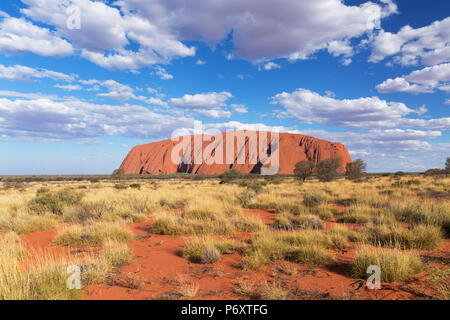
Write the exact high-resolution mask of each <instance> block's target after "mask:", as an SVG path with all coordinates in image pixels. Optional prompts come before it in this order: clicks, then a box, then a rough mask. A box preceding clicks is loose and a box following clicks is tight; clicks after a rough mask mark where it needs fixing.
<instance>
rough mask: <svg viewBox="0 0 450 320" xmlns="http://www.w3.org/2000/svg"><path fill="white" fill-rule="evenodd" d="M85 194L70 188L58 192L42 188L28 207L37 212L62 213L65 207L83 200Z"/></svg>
mask: <svg viewBox="0 0 450 320" xmlns="http://www.w3.org/2000/svg"><path fill="white" fill-rule="evenodd" d="M82 198H83V194H82V193H80V192H76V191H74V190H72V189H70V188H65V189H63V190H60V191H57V192H51V191H47V190H43V189H40V190H38V193H37V194H36V197H35V198H34V199H32V200H31V201H30V202H29V203H28V209H29V210H30V211H32V212H34V213H37V214H44V213H47V212H48V213H52V214H56V215H62V214H63V209H64V207H69V206H75V205H77V204H79V203H80V202H81V199H82Z"/></svg>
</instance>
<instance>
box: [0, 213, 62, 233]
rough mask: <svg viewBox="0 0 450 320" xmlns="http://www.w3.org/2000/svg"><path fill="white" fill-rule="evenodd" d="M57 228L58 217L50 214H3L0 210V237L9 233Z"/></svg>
mask: <svg viewBox="0 0 450 320" xmlns="http://www.w3.org/2000/svg"><path fill="white" fill-rule="evenodd" d="M57 226H58V217H57V216H55V215H52V214H45V215H35V214H28V213H25V212H17V213H11V212H6V210H5V212H3V210H1V209H0V235H1V234H5V233H8V232H10V231H13V232H16V233H19V234H23V233H31V232H37V231H43V230H50V229H53V228H56V227H57Z"/></svg>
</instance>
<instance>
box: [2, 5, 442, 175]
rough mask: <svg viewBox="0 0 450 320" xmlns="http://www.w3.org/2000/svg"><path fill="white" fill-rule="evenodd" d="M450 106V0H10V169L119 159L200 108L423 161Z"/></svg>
mask: <svg viewBox="0 0 450 320" xmlns="http://www.w3.org/2000/svg"><path fill="white" fill-rule="evenodd" d="M449 111H450V6H449V5H448V0H433V1H432V3H430V2H429V1H425V0H417V1H410V0H372V1H368V0H321V1H317V0H276V1H275V0H246V1H242V0H217V1H210V0H120V1H106V0H104V1H99V0H16V1H13V0H3V1H1V3H0V174H83V173H85V174H92V173H99V174H100V173H111V172H112V170H113V169H115V168H117V167H119V166H120V163H121V161H122V160H123V158H124V157H125V155H126V154H127V152H128V151H129V150H130V149H131V148H132V147H133V146H134V145H136V144H142V143H147V142H151V141H155V140H159V139H166V138H170V137H171V135H172V133H173V132H174V131H175V130H180V129H183V128H187V129H189V128H193V123H194V121H195V120H200V121H202V123H203V125H204V126H205V127H206V128H217V129H219V130H227V129H232V128H236V129H242V128H248V129H261V130H280V131H285V132H295V133H302V134H307V135H311V136H315V137H318V138H322V139H327V140H331V141H338V142H342V143H344V144H345V145H346V147H347V149H348V150H349V151H350V154H351V156H352V158H363V159H364V160H365V161H366V162H367V163H368V170H369V171H371V172H386V171H397V170H404V171H423V170H425V169H427V168H434V167H443V164H444V162H445V158H446V157H447V156H450V134H449V130H450V112H449ZM281 156H282V155H281Z"/></svg>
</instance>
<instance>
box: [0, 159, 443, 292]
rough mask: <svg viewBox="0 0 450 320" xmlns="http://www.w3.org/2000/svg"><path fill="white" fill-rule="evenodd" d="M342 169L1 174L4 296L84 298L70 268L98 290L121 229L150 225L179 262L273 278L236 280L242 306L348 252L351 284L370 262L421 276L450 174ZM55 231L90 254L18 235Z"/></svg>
mask: <svg viewBox="0 0 450 320" xmlns="http://www.w3.org/2000/svg"><path fill="white" fill-rule="evenodd" d="M338 162H339V160H330V161H328V162H326V163H323V164H320V163H319V164H317V165H314V166H313V164H312V163H310V162H309V163H303V164H302V165H298V166H297V169H298V170H297V172H296V176H292V177H278V176H275V177H260V176H249V175H245V174H241V173H239V172H236V171H235V170H231V171H230V172H226V173H224V174H223V175H220V176H195V178H194V177H192V176H188V175H170V176H163V177H160V178H158V177H153V176H152V177H135V176H129V175H125V174H123V173H122V174H120V173H118V174H116V175H114V176H108V177H100V176H92V177H72V178H73V179H69V177H46V178H45V179H44V178H43V177H42V178H41V177H33V178H19V177H17V178H11V177H8V178H7V179H6V178H2V182H1V186H0V258H1V259H0V299H77V298H79V297H80V295H81V292H80V291H77V290H75V291H73V290H67V289H65V285H63V284H64V283H63V281H65V279H66V278H67V274H66V269H65V268H67V266H68V265H69V263H72V264H73V263H74V262H76V263H78V264H80V265H81V266H82V281H83V285H88V284H100V283H105V281H106V279H109V277H110V275H111V273H112V272H113V271H114V269H115V268H117V267H119V266H121V265H124V264H127V263H129V262H130V261H131V259H132V256H131V253H130V251H129V249H128V247H127V242H129V241H132V240H133V239H135V235H134V232H133V231H132V229H131V228H130V226H128V224H130V223H136V222H145V221H147V220H148V221H147V222H145V228H147V229H142V230H145V231H147V232H148V233H153V234H158V235H171V236H181V237H183V238H185V239H186V244H185V245H184V248H183V252H182V257H183V258H184V259H186V260H188V261H190V262H192V263H199V264H211V266H205V268H213V269H214V268H216V267H219V268H220V267H221V266H222V263H218V264H216V265H214V264H215V263H217V262H218V261H221V260H222V261H228V258H231V257H228V258H227V257H226V256H225V255H227V254H231V253H234V255H233V256H232V260H234V259H235V258H239V259H240V260H241V262H240V266H241V267H242V269H243V271H244V272H243V273H244V274H250V275H251V274H253V273H254V272H255V271H256V270H260V271H261V272H263V273H264V272H266V273H267V272H269V273H270V272H272V273H273V274H272V275H273V281H271V282H270V283H266V284H265V285H264V284H262V283H261V282H260V283H258V284H255V283H253V282H251V281H247V280H245V281H244V280H242V281H241V284H240V285H239V286H238V288H237V289H236V292H239V294H240V295H244V296H247V297H249V298H263V299H284V298H288V297H289V294H291V296H292V295H293V292H291V293H289V289H288V288H287V287H286V285H285V284H286V283H285V282H284V280H283V281H279V280H280V279H279V278H281V279H289V277H295V276H296V275H297V274H298V273H299V272H303V271H302V269H303V267H302V266H300V265H303V264H311V265H315V266H325V267H326V268H333V267H334V266H335V265H339V264H340V263H341V258H340V256H341V255H342V254H343V255H346V254H347V255H348V253H347V252H348V250H351V252H353V250H354V249H355V248H358V249H357V250H356V254H355V256H354V257H353V256H351V257H350V258H349V260H350V259H351V260H350V261H351V263H352V273H353V275H354V277H357V278H363V279H367V277H368V274H367V273H366V272H367V267H368V266H370V265H379V266H380V268H381V270H382V281H386V282H392V281H405V280H407V279H410V278H411V277H414V275H417V274H418V273H420V272H422V270H423V268H424V262H422V259H421V256H424V257H425V256H431V253H430V251H431V250H436V249H440V250H443V248H446V246H443V242H444V239H445V238H446V239H448V238H449V237H450V187H449V186H450V178H449V177H448V175H446V174H444V173H442V172H441V171H442V170H440V173H439V174H432V175H431V174H427V175H419V174H415V175H412V174H408V173H402V172H399V173H396V174H380V175H373V174H367V173H365V172H364V171H365V170H364V165H363V163H362V164H361V163H358V161H356V160H355V161H354V162H353V164H352V165H349V166H347V172H346V174H345V175H344V174H343V173H341V174H338V172H337V169H336V170H335V169H334V168H336V164H337V163H338ZM312 167H313V168H312ZM355 168H356V169H357V170H356V169H355ZM16 179H17V180H16ZM248 209H252V210H248ZM149 219H151V220H149ZM51 229H57V230H58V231H56V230H55V231H53V232H54V233H55V234H56V236H55V237H54V238H53V239H52V246H54V247H67V248H81V249H77V250H68V251H71V252H72V251H73V252H84V251H91V247H94V248H92V250H93V251H91V253H89V254H85V255H84V254H83V255H82V256H79V255H77V256H76V257H75V256H72V255H69V256H64V257H60V258H56V257H53V256H51V255H48V254H44V255H43V254H42V253H40V252H34V251H27V250H25V249H24V246H23V245H22V244H21V241H20V237H22V238H24V239H25V238H27V237H26V236H25V237H24V236H22V235H23V234H29V233H32V232H39V231H45V230H51ZM54 233H49V234H54ZM18 235H20V237H18ZM152 237H155V236H153V235H152ZM169 238H171V237H169ZM446 241H448V240H446ZM27 248H28V247H27ZM51 250H58V251H59V250H60V249H56V248H52V249H51ZM439 252H440V251H439ZM30 257H38V258H37V259H31V261H34V260H36V263H35V264H33V265H31V266H30V268H22V267H23V263H24V262H27V263H28V260H27V259H29V258H30ZM336 257H339V258H338V259H337V258H336ZM423 260H424V261H428V260H427V259H423ZM316 268H317V267H316ZM308 269H309V267H308ZM318 269H319V268H318ZM274 270H275V271H274ZM215 271H217V270H215ZM441 273H442V270H437V271H433V274H441ZM439 279H441V278H439ZM441 282H442V281H440V282H439V285H440V287H442V284H441ZM61 286H62V287H61ZM177 290H179V291H177V296H178V298H192V297H195V296H196V295H198V294H199V293H198V292H199V286H198V283H197V282H192V281H191V282H183V283H182V284H180V288H179V289H177ZM441 291H442V290H441ZM444 291H445V290H444ZM237 294H238V293H237ZM443 296H445V295H443Z"/></svg>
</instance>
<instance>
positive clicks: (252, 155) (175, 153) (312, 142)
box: [120, 131, 352, 174]
mask: <svg viewBox="0 0 450 320" xmlns="http://www.w3.org/2000/svg"><path fill="white" fill-rule="evenodd" d="M238 137H239V138H238ZM175 140H176V141H175ZM230 143H232V144H231V146H230ZM228 147H229V149H227V148H228ZM249 150H250V151H249ZM260 152H262V154H264V155H266V158H268V159H270V160H271V162H272V164H273V163H274V162H275V161H274V159H275V155H276V156H277V158H278V163H279V165H278V170H277V173H278V174H293V172H294V167H295V164H296V163H297V162H299V161H302V160H311V161H314V162H315V163H318V162H319V161H321V160H324V159H328V158H341V159H342V164H341V168H340V169H339V170H340V171H341V172H343V171H344V170H345V166H346V164H347V163H348V162H351V161H352V160H351V158H350V155H349V153H348V151H347V149H346V148H345V146H344V145H343V144H342V143H337V142H330V141H326V140H320V139H317V138H314V137H310V136H305V135H301V134H291V133H279V134H277V133H270V132H259V131H258V132H255V131H234V132H223V133H221V134H218V135H215V136H211V135H207V134H204V135H203V134H199V135H191V136H185V137H182V138H178V140H177V139H174V140H171V139H167V140H163V141H157V142H152V143H148V144H144V145H139V146H136V147H134V148H133V149H132V150H131V151H130V152H129V153H128V155H127V157H126V158H125V160H124V161H123V162H122V165H121V166H120V168H121V169H123V171H124V173H125V174H169V173H177V172H182V173H194V174H220V173H223V172H224V171H226V170H228V169H230V168H235V169H237V170H239V171H241V172H245V173H260V171H261V168H262V167H268V166H270V162H264V161H261V159H263V157H262V155H261V154H260ZM177 157H178V159H177ZM174 158H175V160H174ZM179 158H182V159H184V161H182V163H180V161H178V160H179Z"/></svg>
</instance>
